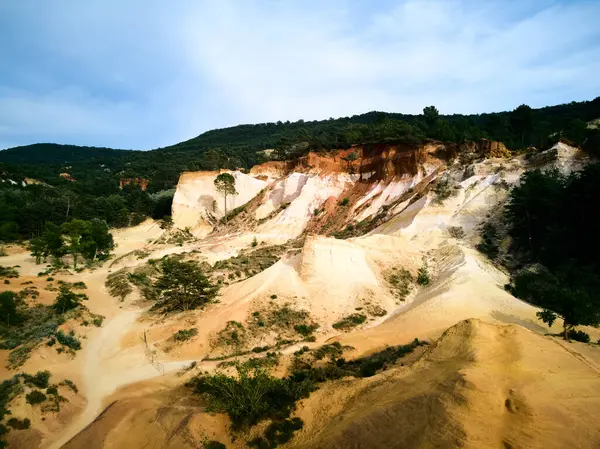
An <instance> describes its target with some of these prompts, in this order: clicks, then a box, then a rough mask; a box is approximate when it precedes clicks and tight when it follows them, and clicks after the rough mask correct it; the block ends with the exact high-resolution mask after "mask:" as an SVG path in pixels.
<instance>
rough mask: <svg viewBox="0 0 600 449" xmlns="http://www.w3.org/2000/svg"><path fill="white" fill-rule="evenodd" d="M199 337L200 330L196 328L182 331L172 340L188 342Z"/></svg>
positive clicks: (174, 335) (175, 334)
mask: <svg viewBox="0 0 600 449" xmlns="http://www.w3.org/2000/svg"><path fill="white" fill-rule="evenodd" d="M196 335H198V329H196V328H195V327H193V328H191V329H181V330H179V331H177V332H175V333H174V334H173V336H172V337H171V339H172V340H173V341H187V340H189V339H190V338H192V337H195V336H196Z"/></svg>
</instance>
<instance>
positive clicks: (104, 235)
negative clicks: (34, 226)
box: [29, 218, 114, 269]
mask: <svg viewBox="0 0 600 449" xmlns="http://www.w3.org/2000/svg"><path fill="white" fill-rule="evenodd" d="M113 248H114V241H113V236H112V234H111V233H110V232H109V230H108V225H107V224H106V222H105V221H102V220H99V219H97V218H93V219H92V220H90V221H86V220H79V219H74V220H71V221H70V222H66V223H63V224H62V225H61V226H58V225H57V224H55V223H52V222H47V223H46V224H45V226H44V230H43V232H42V234H41V235H40V236H39V237H35V238H33V239H31V240H30V241H29V250H30V251H31V255H32V256H34V257H35V260H36V263H38V264H39V263H41V262H42V261H44V262H46V260H47V259H48V258H52V262H53V263H55V264H62V258H63V257H64V256H66V255H70V256H71V257H72V258H73V268H74V269H77V263H78V261H79V260H80V259H81V258H83V259H84V260H85V261H86V262H93V261H95V260H106V259H107V258H108V256H109V254H110V251H111V250H112V249H113Z"/></svg>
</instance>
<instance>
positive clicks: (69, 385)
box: [59, 379, 79, 393]
mask: <svg viewBox="0 0 600 449" xmlns="http://www.w3.org/2000/svg"><path fill="white" fill-rule="evenodd" d="M59 385H66V386H67V387H69V388H70V389H71V390H73V392H74V393H77V392H78V391H79V390H78V388H77V386H76V385H75V383H74V382H73V381H72V380H69V379H65V380H63V381H62V382H61V383H60V384H59Z"/></svg>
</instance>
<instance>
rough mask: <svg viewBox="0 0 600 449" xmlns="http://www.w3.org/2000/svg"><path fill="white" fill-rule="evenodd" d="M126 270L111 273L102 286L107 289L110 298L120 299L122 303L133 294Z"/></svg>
mask: <svg viewBox="0 0 600 449" xmlns="http://www.w3.org/2000/svg"><path fill="white" fill-rule="evenodd" d="M128 274H129V273H128V271H127V269H126V268H122V269H120V270H119V271H115V272H114V273H111V274H109V275H108V277H107V278H106V282H105V283H104V285H105V286H106V288H107V289H108V293H109V294H110V295H111V296H114V297H117V298H120V299H121V301H124V300H125V298H126V297H127V296H128V295H129V294H130V293H131V292H133V288H132V287H131V284H130V283H129V276H128Z"/></svg>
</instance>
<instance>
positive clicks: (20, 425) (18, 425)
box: [6, 418, 31, 430]
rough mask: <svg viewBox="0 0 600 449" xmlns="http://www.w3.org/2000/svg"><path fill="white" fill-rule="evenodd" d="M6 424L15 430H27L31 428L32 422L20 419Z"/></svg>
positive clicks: (11, 420)
mask: <svg viewBox="0 0 600 449" xmlns="http://www.w3.org/2000/svg"><path fill="white" fill-rule="evenodd" d="M6 424H8V425H9V426H10V427H12V428H13V429H15V430H25V429H29V427H31V421H30V420H29V418H25V419H18V418H10V419H9V420H8V421H7V422H6Z"/></svg>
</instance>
